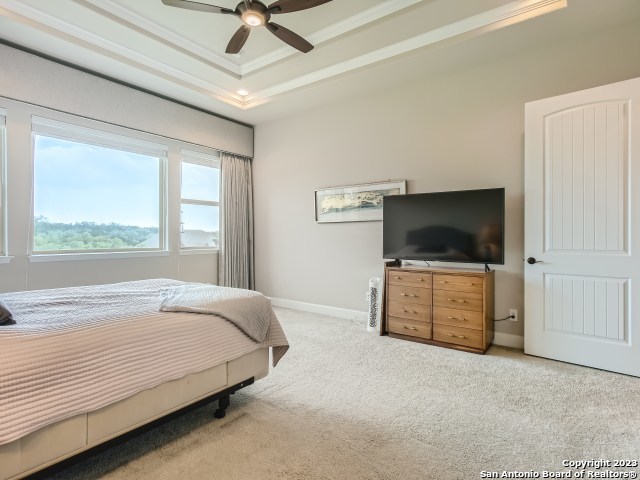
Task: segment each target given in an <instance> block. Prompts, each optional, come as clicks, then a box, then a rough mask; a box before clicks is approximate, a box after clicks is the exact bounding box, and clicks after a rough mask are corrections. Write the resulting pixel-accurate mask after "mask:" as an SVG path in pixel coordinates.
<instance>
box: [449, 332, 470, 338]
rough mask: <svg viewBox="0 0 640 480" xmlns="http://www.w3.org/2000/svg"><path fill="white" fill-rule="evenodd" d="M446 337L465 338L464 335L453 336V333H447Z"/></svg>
mask: <svg viewBox="0 0 640 480" xmlns="http://www.w3.org/2000/svg"><path fill="white" fill-rule="evenodd" d="M447 335H449V336H450V337H453V338H467V337H465V336H464V335H454V334H453V333H448V334H447Z"/></svg>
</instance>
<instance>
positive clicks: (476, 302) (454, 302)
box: [433, 290, 482, 312]
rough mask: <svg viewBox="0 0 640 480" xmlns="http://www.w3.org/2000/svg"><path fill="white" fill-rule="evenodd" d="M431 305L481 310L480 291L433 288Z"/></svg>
mask: <svg viewBox="0 0 640 480" xmlns="http://www.w3.org/2000/svg"><path fill="white" fill-rule="evenodd" d="M433 306H434V307H445V308H454V309H456V310H472V311H475V312H481V311H482V293H470V292H456V291H451V290H434V291H433Z"/></svg>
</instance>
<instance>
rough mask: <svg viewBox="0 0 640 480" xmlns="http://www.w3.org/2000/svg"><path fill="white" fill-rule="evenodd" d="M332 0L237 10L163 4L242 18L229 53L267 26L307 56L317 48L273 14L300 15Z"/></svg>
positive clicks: (175, 1) (176, 1)
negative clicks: (255, 28)
mask: <svg viewBox="0 0 640 480" xmlns="http://www.w3.org/2000/svg"><path fill="white" fill-rule="evenodd" d="M330 1H331V0H278V1H277V2H274V3H272V4H271V5H269V6H268V7H267V6H266V5H265V4H264V3H262V2H259V1H257V0H243V1H242V2H240V3H239V4H238V5H237V6H236V9H235V10H231V9H230V8H224V7H216V6H215V5H209V4H207V3H199V2H192V1H190V0H162V3H164V4H165V5H168V6H170V7H179V8H185V9H187V10H198V11H200V12H209V13H222V14H226V15H235V16H236V17H240V19H241V20H242V21H243V22H244V25H242V26H241V27H240V28H239V29H238V30H237V31H236V33H235V34H234V35H233V37H231V40H230V41H229V44H228V45H227V49H226V53H238V52H240V49H241V48H242V47H243V46H244V44H245V42H246V41H247V38H249V33H251V28H252V27H267V30H269V31H270V32H271V33H273V34H274V35H275V36H276V37H278V38H279V39H280V40H282V41H283V42H285V43H287V44H289V45H291V46H292V47H293V48H296V49H298V50H300V51H301V52H303V53H307V52H310V51H311V50H312V49H313V45H311V44H310V43H309V42H307V41H306V40H305V39H304V38H302V37H301V36H300V35H298V34H297V33H294V32H292V31H291V30H288V29H286V28H284V27H283V26H282V25H278V24H277V23H273V22H270V21H269V20H270V19H271V15H276V14H280V13H290V12H298V11H300V10H306V9H308V8H313V7H317V6H319V5H322V4H323V3H327V2H330Z"/></svg>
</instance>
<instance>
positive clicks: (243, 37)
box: [225, 25, 251, 53]
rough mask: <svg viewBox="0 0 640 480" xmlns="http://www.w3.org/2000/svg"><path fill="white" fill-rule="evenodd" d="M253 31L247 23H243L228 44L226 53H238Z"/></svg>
mask: <svg viewBox="0 0 640 480" xmlns="http://www.w3.org/2000/svg"><path fill="white" fill-rule="evenodd" d="M250 33H251V28H250V27H247V26H246V25H242V26H241V27H240V28H239V29H238V30H236V33H234V34H233V37H231V40H229V45H227V49H226V50H225V52H226V53H238V52H239V51H240V50H241V49H242V47H244V44H245V43H246V41H247V38H249V34H250Z"/></svg>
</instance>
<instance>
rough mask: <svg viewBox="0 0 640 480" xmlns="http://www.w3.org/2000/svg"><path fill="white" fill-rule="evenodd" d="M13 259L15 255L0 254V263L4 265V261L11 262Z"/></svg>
mask: <svg viewBox="0 0 640 480" xmlns="http://www.w3.org/2000/svg"><path fill="white" fill-rule="evenodd" d="M11 260H13V257H8V256H2V255H0V265H2V264H3V263H11Z"/></svg>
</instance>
